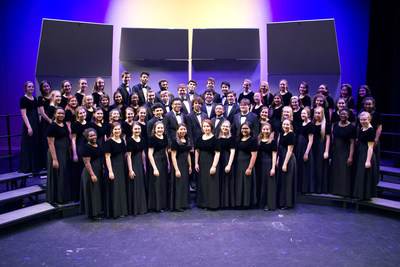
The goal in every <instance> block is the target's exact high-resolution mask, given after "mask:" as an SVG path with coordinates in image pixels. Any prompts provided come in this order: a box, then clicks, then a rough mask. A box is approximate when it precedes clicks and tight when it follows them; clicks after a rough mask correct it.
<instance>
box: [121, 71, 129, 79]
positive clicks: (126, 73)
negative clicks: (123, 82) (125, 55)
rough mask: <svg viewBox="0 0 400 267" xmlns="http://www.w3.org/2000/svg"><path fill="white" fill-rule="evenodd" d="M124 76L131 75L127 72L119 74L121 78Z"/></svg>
mask: <svg viewBox="0 0 400 267" xmlns="http://www.w3.org/2000/svg"><path fill="white" fill-rule="evenodd" d="M125 75H131V73H130V72H129V71H127V70H126V71H124V72H123V73H122V74H121V78H124V76H125Z"/></svg>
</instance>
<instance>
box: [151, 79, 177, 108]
mask: <svg viewBox="0 0 400 267" xmlns="http://www.w3.org/2000/svg"><path fill="white" fill-rule="evenodd" d="M158 87H160V91H158V92H157V93H156V99H155V101H156V102H161V93H162V92H164V91H167V92H168V81H167V80H165V79H162V80H159V81H158ZM169 94H170V98H171V99H172V98H174V97H175V96H174V95H173V94H171V92H169Z"/></svg>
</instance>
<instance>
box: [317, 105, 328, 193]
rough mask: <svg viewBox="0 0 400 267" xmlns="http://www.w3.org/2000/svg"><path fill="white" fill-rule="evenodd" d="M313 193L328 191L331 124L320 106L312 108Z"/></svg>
mask: <svg viewBox="0 0 400 267" xmlns="http://www.w3.org/2000/svg"><path fill="white" fill-rule="evenodd" d="M313 124H314V140H313V146H312V149H313V153H314V178H315V185H314V189H315V192H314V193H328V192H329V188H328V187H329V181H328V168H329V147H330V143H331V141H330V140H331V124H330V123H327V122H326V119H325V112H324V109H323V108H322V107H316V108H315V110H314V119H313Z"/></svg>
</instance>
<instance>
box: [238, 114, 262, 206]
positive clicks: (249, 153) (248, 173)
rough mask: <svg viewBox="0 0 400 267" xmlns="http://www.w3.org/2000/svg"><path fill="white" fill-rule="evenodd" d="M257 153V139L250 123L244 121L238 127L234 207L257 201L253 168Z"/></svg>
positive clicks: (249, 204) (250, 204)
mask: <svg viewBox="0 0 400 267" xmlns="http://www.w3.org/2000/svg"><path fill="white" fill-rule="evenodd" d="M257 153H258V144H257V139H256V138H254V137H253V135H252V132H251V124H250V123H248V122H245V123H243V124H242V126H241V127H240V134H239V137H238V143H237V147H236V172H235V176H236V181H235V205H236V207H240V208H249V207H251V206H252V205H255V204H256V203H257V193H256V191H257V189H256V176H255V170H254V165H255V163H256V159H257Z"/></svg>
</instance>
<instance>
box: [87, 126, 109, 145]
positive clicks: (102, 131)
mask: <svg viewBox="0 0 400 267" xmlns="http://www.w3.org/2000/svg"><path fill="white" fill-rule="evenodd" d="M87 128H93V129H95V130H96V133H97V144H98V145H99V146H100V147H101V148H103V149H104V144H105V138H104V136H105V135H106V127H105V126H104V123H103V124H102V125H101V126H99V125H97V124H96V123H95V122H90V123H89V124H88V126H87Z"/></svg>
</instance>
